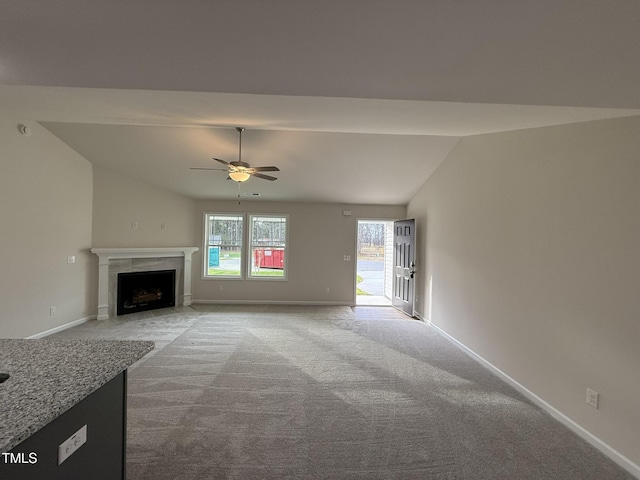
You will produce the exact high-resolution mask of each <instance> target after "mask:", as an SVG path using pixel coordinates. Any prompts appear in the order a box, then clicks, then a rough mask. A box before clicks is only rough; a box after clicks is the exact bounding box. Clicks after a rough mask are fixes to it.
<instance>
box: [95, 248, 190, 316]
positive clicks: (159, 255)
mask: <svg viewBox="0 0 640 480" xmlns="http://www.w3.org/2000/svg"><path fill="white" fill-rule="evenodd" d="M198 250H199V248H198V247H158V248H155V247H154V248H92V249H91V252H92V253H95V254H96V255H97V256H98V320H106V319H108V318H109V317H110V316H111V315H110V313H111V312H114V311H115V291H116V289H117V283H116V280H115V278H117V274H118V273H124V272H135V271H143V270H144V271H153V270H166V269H170V268H175V269H176V270H177V271H176V304H177V305H191V256H192V255H193V254H194V253H195V252H197V251H198ZM179 279H182V281H181V282H180V281H179Z"/></svg>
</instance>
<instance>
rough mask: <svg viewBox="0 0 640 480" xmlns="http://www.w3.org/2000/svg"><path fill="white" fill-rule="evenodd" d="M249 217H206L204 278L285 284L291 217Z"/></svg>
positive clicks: (218, 215)
mask: <svg viewBox="0 0 640 480" xmlns="http://www.w3.org/2000/svg"><path fill="white" fill-rule="evenodd" d="M246 217H247V215H245V214H237V213H205V215H204V219H205V225H204V232H205V233H204V255H203V257H204V266H203V271H204V278H227V279H230V278H237V279H242V278H245V272H246V278H250V279H254V278H260V279H274V280H276V279H280V280H285V279H286V278H287V258H286V252H287V224H288V222H289V217H288V215H248V220H249V223H248V227H249V228H245V226H244V225H245V218H246ZM245 253H246V255H245Z"/></svg>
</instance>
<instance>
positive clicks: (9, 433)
mask: <svg viewBox="0 0 640 480" xmlns="http://www.w3.org/2000/svg"><path fill="white" fill-rule="evenodd" d="M153 347H154V343H153V342H142V341H120V340H46V339H33V340H17V339H16V340H13V339H0V373H8V374H9V375H11V377H10V378H9V379H8V380H6V381H5V382H4V383H0V412H1V414H0V453H3V452H8V451H9V450H11V449H12V448H14V447H15V446H16V445H18V444H19V443H20V442H22V441H23V440H26V439H27V438H28V437H30V436H31V435H32V434H34V433H35V432H37V431H38V430H40V429H41V428H42V427H44V426H45V425H47V424H48V423H49V422H51V421H52V420H54V419H56V418H57V417H59V416H60V415H61V414H63V413H64V412H66V411H67V410H69V409H70V408H71V407H73V406H74V405H76V404H77V403H79V402H80V401H81V400H83V399H84V398H86V397H87V396H88V395H90V394H91V393H93V392H95V391H96V390H97V389H98V388H100V387H101V386H103V385H104V384H105V383H107V382H108V381H110V380H112V379H113V378H114V377H116V376H117V375H118V374H120V373H121V372H122V371H124V370H126V369H127V368H128V367H129V366H130V365H132V364H133V363H135V362H136V361H137V360H139V359H140V358H142V357H143V356H144V355H146V354H147V353H148V352H150V351H151V350H153Z"/></svg>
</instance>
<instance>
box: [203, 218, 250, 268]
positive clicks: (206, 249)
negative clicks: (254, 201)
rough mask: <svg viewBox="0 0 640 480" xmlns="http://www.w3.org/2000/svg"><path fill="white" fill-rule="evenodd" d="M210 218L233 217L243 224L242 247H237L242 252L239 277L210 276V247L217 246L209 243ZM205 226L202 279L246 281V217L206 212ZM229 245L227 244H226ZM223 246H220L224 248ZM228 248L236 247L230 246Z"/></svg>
mask: <svg viewBox="0 0 640 480" xmlns="http://www.w3.org/2000/svg"><path fill="white" fill-rule="evenodd" d="M210 217H230V218H231V217H232V218H239V219H240V221H241V222H242V235H241V236H240V245H237V247H238V249H239V250H240V268H239V269H238V275H210V274H209V247H210V246H215V245H213V244H210V243H209V219H210ZM203 220H204V225H203V233H204V235H203V239H202V240H203V247H204V248H203V252H202V253H203V255H202V270H201V272H202V278H203V279H204V280H243V279H244V271H245V268H244V265H245V262H246V259H245V245H246V241H245V238H246V230H247V229H246V223H247V222H246V215H245V214H243V213H237V212H204V219H203ZM224 245H227V244H224ZM222 246H223V244H220V247H222ZM227 246H232V247H233V246H236V245H232V244H228V245H227Z"/></svg>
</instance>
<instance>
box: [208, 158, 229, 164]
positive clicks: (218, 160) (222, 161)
mask: <svg viewBox="0 0 640 480" xmlns="http://www.w3.org/2000/svg"><path fill="white" fill-rule="evenodd" d="M211 158H212V159H213V160H215V161H216V162H220V163H222V164H223V165H229V163H228V162H225V161H224V160H220V159H219V158H216V157H211Z"/></svg>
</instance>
